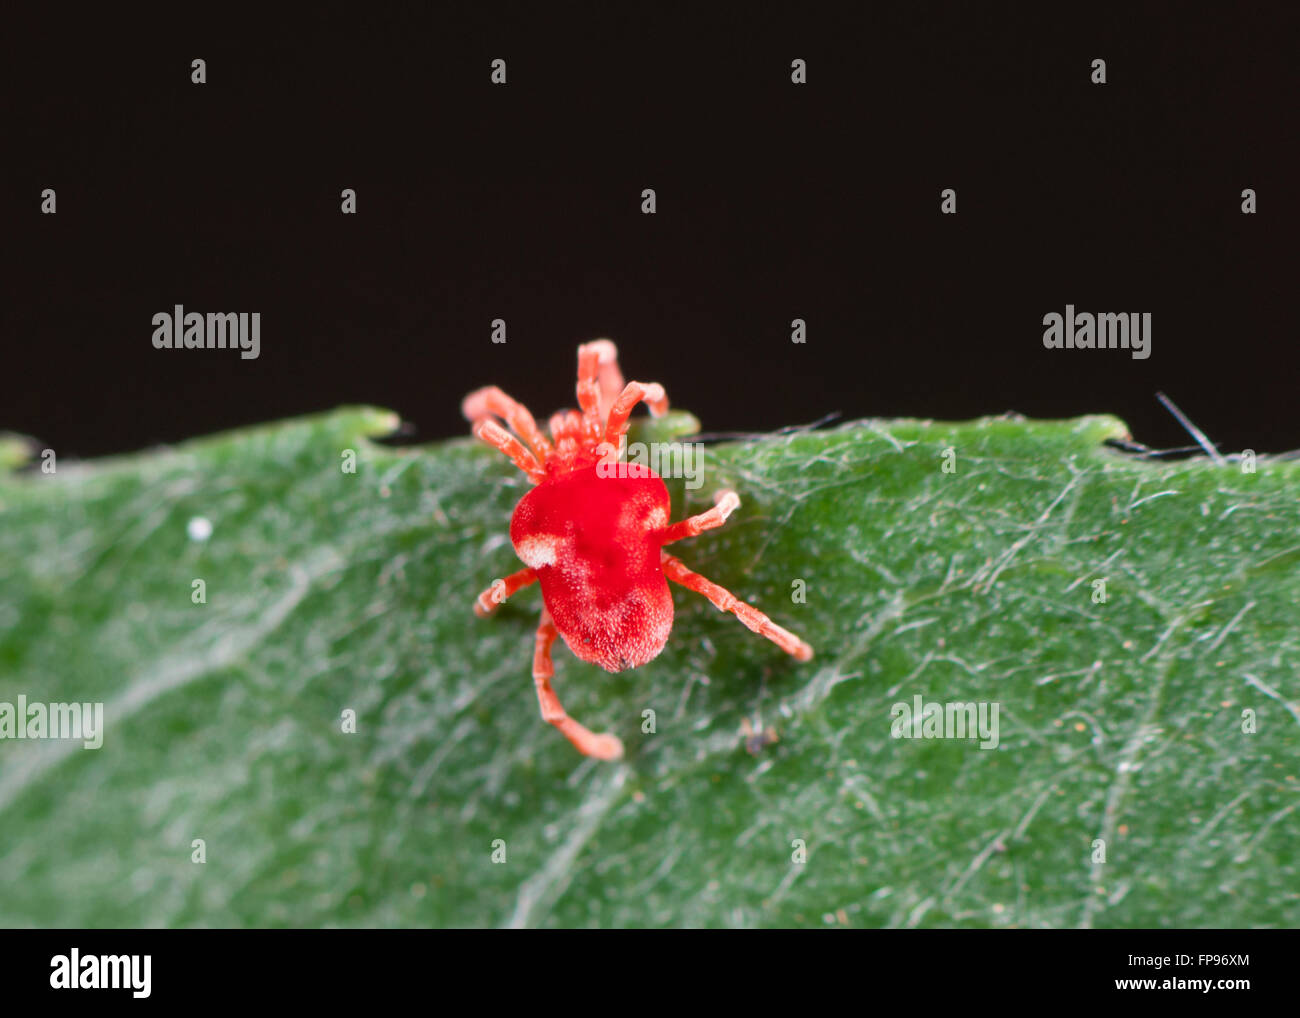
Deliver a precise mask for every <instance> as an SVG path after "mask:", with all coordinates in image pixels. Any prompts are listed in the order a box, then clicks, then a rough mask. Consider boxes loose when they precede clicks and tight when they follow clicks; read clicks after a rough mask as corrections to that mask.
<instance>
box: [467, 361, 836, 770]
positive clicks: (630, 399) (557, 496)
mask: <svg viewBox="0 0 1300 1018" xmlns="http://www.w3.org/2000/svg"><path fill="white" fill-rule="evenodd" d="M641 402H644V403H645V404H646V406H647V407H649V408H650V413H651V414H652V415H653V416H655V417H662V416H663V415H664V414H665V413H667V412H668V397H667V396H666V395H665V394H664V389H663V386H661V385H659V384H658V383H656V382H628V383H627V384H626V385H625V384H624V383H623V373H622V372H621V371H620V370H619V367H618V350H617V348H616V347H615V346H614V344H613V343H611V342H610V341H609V340H607V339H598V340H595V341H594V342H591V343H584V344H583V345H582V346H580V347H578V408H579V409H577V410H562V411H560V412H559V413H557V414H555V415H554V416H552V417H551V419H550V421H549V430H550V433H551V435H550V438H549V439H548V438H547V437H546V435H545V434H543V432H542V430H541V428H539V427H538V426H537V422H536V421H535V420H533V415H532V414H531V413H529V412H528V408H527V407H525V406H524V405H523V404H522V403H519V402H517V401H516V400H514V399H511V398H510V397H509V396H507V395H506V394H505V393H504V392H502V391H501V390H500V389H498V388H497V387H496V386H494V385H492V386H487V387H486V388H483V389H476V390H475V391H474V392H471V393H470V394H469V395H468V396H466V397H465V399H464V402H462V404H461V411H462V412H463V413H464V415H465V417H466V419H467V420H469V421H470V423H471V424H472V425H473V427H472V431H473V433H474V436H475V437H476V438H479V439H482V440H483V441H484V442H486V443H487V444H488V445H490V446H492V447H493V448H495V449H498V450H500V451H501V452H502V453H504V454H505V455H506V456H508V457H509V458H510V460H511V462H513V463H514V464H515V466H517V467H518V468H519V469H520V470H522V471H523V472H524V473H525V474H527V475H528V479H529V480H530V481H532V482H533V485H534V487H533V488H532V489H531V490H530V491H529V492H528V494H526V495H525V496H524V497H523V498H522V499H520V500H519V504H518V505H517V506H515V511H514V515H513V517H512V518H511V520H510V540H511V543H512V544H513V545H514V548H515V553H516V554H517V555H518V556H519V558H520V560H521V561H522V562H523V563H524V565H525V568H523V569H521V570H519V571H518V572H516V573H513V574H511V575H510V576H507V577H506V578H505V579H504V580H498V581H496V582H495V583H494V584H493V585H492V586H491V587H489V588H488V589H487V590H485V591H483V593H481V594H479V596H478V598H477V600H476V601H475V603H474V611H475V613H476V614H478V615H481V616H483V615H488V614H490V613H491V612H492V611H493V610H495V608H496V607H497V605H499V604H500V603H501V602H502V601H504V600H506V599H507V598H508V597H510V596H511V595H513V594H514V593H515V592H517V591H519V590H521V589H522V588H524V587H526V586H528V585H529V584H532V583H538V584H540V585H541V588H542V602H543V606H542V618H541V622H540V623H539V625H538V627H537V636H536V642H535V645H534V650H533V682H534V684H535V686H536V688H537V699H538V702H539V704H540V705H541V709H542V718H543V720H545V721H547V722H549V723H550V724H552V725H554V726H555V727H556V728H558V729H559V730H560V731H561V732H562V733H564V735H565V737H566V738H568V740H569V741H570V742H571V743H573V745H574V746H575V747H577V749H578V751H579V752H580V753H583V754H585V755H587V756H594V757H598V758H599V759H602V760H617V759H619V758H620V757H622V755H623V744H622V742H620V741H619V739H618V737H617V736H614V735H610V734H596V733H594V732H592V731H590V730H588V729H587V728H585V727H583V726H582V725H580V724H579V723H578V722H577V721H575V720H574V719H573V718H571V717H569V715H568V714H566V713H565V710H564V708H563V707H562V706H561V705H560V701H559V698H558V697H557V696H556V695H555V690H554V689H553V688H552V687H551V678H552V676H553V675H554V674H555V669H554V666H553V665H552V663H551V647H552V645H553V644H554V643H555V638H556V637H557V636H562V637H564V642H565V644H566V645H567V646H568V648H569V649H570V650H571V651H573V653H574V655H575V656H577V657H579V658H581V659H582V660H584V661H590V662H591V663H592V664H596V665H600V667H601V668H604V669H605V670H606V671H608V672H619V671H623V670H625V669H628V668H635V667H637V666H638V665H643V664H645V663H646V662H647V661H652V660H654V658H655V657H657V656H658V654H659V652H660V651H661V650H663V648H664V644H665V643H666V642H667V641H668V634H669V632H670V631H671V630H672V626H673V600H672V595H671V594H670V593H669V591H668V581H669V580H672V581H673V582H674V583H678V584H681V585H682V586H683V587H686V588H687V589H688V590H693V591H695V592H696V593H697V594H702V595H704V596H705V597H706V598H708V599H709V600H710V601H711V602H712V603H713V604H714V605H715V606H716V607H717V608H719V609H721V610H723V611H727V612H731V613H732V614H733V615H735V616H736V618H738V619H739V620H740V621H741V622H743V623H744V624H745V625H746V626H747V627H749V629H751V630H752V631H753V632H755V633H757V634H759V635H760V636H765V637H767V639H769V640H771V641H772V642H773V643H775V644H776V645H777V646H778V647H780V648H781V649H782V650H784V651H785V652H786V653H787V654H790V655H792V656H793V657H795V658H797V659H798V660H800V661H807V660H809V659H810V658H811V657H812V654H813V651H812V647H810V646H809V645H808V644H806V643H805V642H804V641H803V640H801V639H799V637H797V636H795V635H794V634H793V633H791V632H790V631H789V630H787V629H783V628H782V627H781V626H778V625H777V624H776V623H775V622H773V621H772V620H771V619H769V618H768V617H767V616H766V615H764V614H763V613H762V612H761V611H759V610H758V609H757V608H755V607H753V606H752V605H749V604H746V603H745V602H744V601H741V600H739V599H738V598H736V596H735V595H734V594H732V593H731V592H730V591H729V590H727V589H726V588H724V587H721V586H719V585H718V584H716V583H714V582H713V581H712V580H709V579H706V578H705V577H703V576H701V575H700V574H699V573H696V572H692V571H691V570H690V569H688V568H687V567H686V565H685V564H684V563H683V562H682V561H681V559H679V558H677V557H676V556H673V555H670V554H668V552H667V551H665V550H664V545H667V544H672V543H673V542H674V541H680V540H682V539H683V538H687V537H695V536H696V535H698V534H701V533H703V532H704V531H706V530H712V529H714V528H715V527H720V526H722V524H723V523H725V522H726V520H727V517H728V516H730V515H731V514H732V513H733V512H735V510H736V509H737V508H739V506H740V497H739V496H738V495H737V494H736V493H735V492H734V491H728V490H725V489H724V490H722V491H719V492H717V493H716V494H715V495H714V497H713V502H714V505H713V508H712V509H709V510H707V511H706V512H702V513H700V514H698V515H696V516H690V517H688V518H686V519H684V520H680V521H678V522H677V523H669V519H670V515H671V512H672V504H671V501H670V499H669V495H668V489H667V487H666V486H665V485H664V482H663V480H662V479H661V478H660V477H659V475H658V474H656V473H655V472H654V471H653V470H650V469H649V468H648V467H646V466H644V465H643V464H628V465H627V466H626V469H625V470H623V469H620V470H618V471H615V472H613V474H611V475H606V474H605V472H604V471H602V470H599V469H598V464H600V463H601V462H602V460H605V459H606V456H607V454H608V453H609V451H610V450H614V449H618V448H620V439H621V438H622V436H623V434H624V433H625V432H626V431H627V427H628V417H629V416H630V415H631V413H632V410H633V409H634V408H635V407H636V405H637V404H638V403H641ZM507 429H508V430H507Z"/></svg>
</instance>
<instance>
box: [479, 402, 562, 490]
mask: <svg viewBox="0 0 1300 1018" xmlns="http://www.w3.org/2000/svg"><path fill="white" fill-rule="evenodd" d="M473 432H474V437H475V438H478V439H482V440H483V441H484V442H486V443H487V444H488V445H490V446H492V448H494V449H499V450H500V451H501V452H503V453H505V454H506V455H507V456H509V457H510V462H512V463H513V464H514V465H515V466H517V467H518V468H519V469H520V470H522V471H523V472H524V473H526V474H527V475H528V479H529V480H530V481H532V482H533V483H534V484H541V483H542V481H544V480H546V471H545V470H543V469H542V465H541V464H540V463H538V462H537V457H536V456H534V455H533V454H532V453H531V452H529V451H528V450H527V449H525V448H524V447H523V446H522V445H521V444H520V442H519V439H517V438H515V436H514V435H512V434H510V432H508V431H506V429H505V428H503V427H501V425H500V424H498V423H497V422H496V421H494V420H492V418H490V417H484V418H483V419H482V420H480V421H479V422H478V423H477V424H475V425H474V427H473Z"/></svg>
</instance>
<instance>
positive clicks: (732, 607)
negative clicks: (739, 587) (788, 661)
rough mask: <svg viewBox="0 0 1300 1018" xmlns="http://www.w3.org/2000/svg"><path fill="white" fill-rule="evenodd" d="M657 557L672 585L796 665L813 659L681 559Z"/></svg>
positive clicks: (810, 652) (791, 636)
mask: <svg viewBox="0 0 1300 1018" xmlns="http://www.w3.org/2000/svg"><path fill="white" fill-rule="evenodd" d="M660 554H661V555H662V556H663V566H664V575H665V576H667V577H668V579H670V580H672V581H673V582H674V583H680V584H681V585H682V586H683V587H685V588H686V589H687V590H693V591H695V593H697V594H703V595H704V596H705V597H707V598H708V599H709V600H710V601H712V602H713V605H714V607H716V608H719V609H721V610H722V611H724V612H731V614H733V615H735V616H736V618H738V619H740V621H741V622H743V623H744V624H745V625H746V626H747V627H748V628H749V629H750V630H751V631H753V632H755V633H757V634H758V635H759V636H765V637H767V638H768V639H769V640H771V641H772V642H773V643H775V644H776V645H777V646H778V647H780V648H781V649H782V650H783V651H785V652H786V653H787V654H789V655H791V656H792V657H796V658H798V659H799V660H800V661H807V660H809V659H810V658H811V657H812V656H813V649H812V647H810V646H808V644H806V643H804V642H803V640H801V639H799V637H797V636H795V635H794V633H792V632H790V630H788V629H785V628H783V627H781V626H778V625H777V624H776V623H775V622H773V621H772V620H771V619H769V618H768V617H767V616H766V615H764V614H763V613H762V612H761V611H759V610H758V609H757V608H755V607H754V606H753V605H751V604H746V603H745V602H744V601H741V600H740V599H739V598H737V597H736V595H735V594H733V593H732V592H731V591H729V590H727V588H726V587H720V586H719V585H718V584H716V583H714V582H713V581H712V580H710V579H706V578H705V577H703V576H701V575H700V574H699V573H695V572H692V571H691V570H689V569H687V568H686V566H685V565H684V564H683V562H682V560H681V559H679V558H675V557H673V556H672V555H669V554H668V553H667V552H666V551H665V552H661V553H660Z"/></svg>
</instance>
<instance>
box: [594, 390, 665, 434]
mask: <svg viewBox="0 0 1300 1018" xmlns="http://www.w3.org/2000/svg"><path fill="white" fill-rule="evenodd" d="M642 400H645V404H646V406H648V407H649V408H650V413H651V415H652V416H654V417H662V416H663V415H664V414H666V413H667V412H668V397H667V396H666V395H665V394H664V387H663V386H662V385H660V384H659V383H658V382H628V383H627V385H625V386H624V387H623V391H622V392H620V393H619V394H618V398H617V399H615V400H614V405H613V406H612V407H610V409H609V422H608V423H607V424H606V425H605V441H606V442H608V443H609V444H610V445H613V446H617V445H618V440H619V439H620V438H621V437H622V436H623V432H625V431H627V419H628V417H629V416H631V413H632V409H633V408H634V407H635V406H636V405H637V404H638V403H640V402H641V401H642Z"/></svg>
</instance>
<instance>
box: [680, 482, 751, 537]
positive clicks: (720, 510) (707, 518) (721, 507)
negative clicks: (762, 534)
mask: <svg viewBox="0 0 1300 1018" xmlns="http://www.w3.org/2000/svg"><path fill="white" fill-rule="evenodd" d="M739 508H740V496H739V495H737V494H736V493H735V492H734V491H727V490H726V489H723V490H722V491H719V492H717V493H716V494H715V495H714V496H713V508H712V509H710V510H708V511H707V512H702V513H700V514H699V515H697V516H688V517H687V518H686V519H684V520H681V521H679V522H677V523H674V524H673V525H672V526H670V527H665V528H664V530H663V534H662V536H661V537H660V543H661V544H672V543H673V542H674V541H680V540H681V539H682V538H684V537H695V536H696V535H697V534H702V533H704V531H706V530H713V529H714V528H715V527H720V526H722V525H723V524H724V523H726V522H727V517H728V516H730V515H731V514H732V513H733V512H735V511H736V510H737V509H739Z"/></svg>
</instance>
